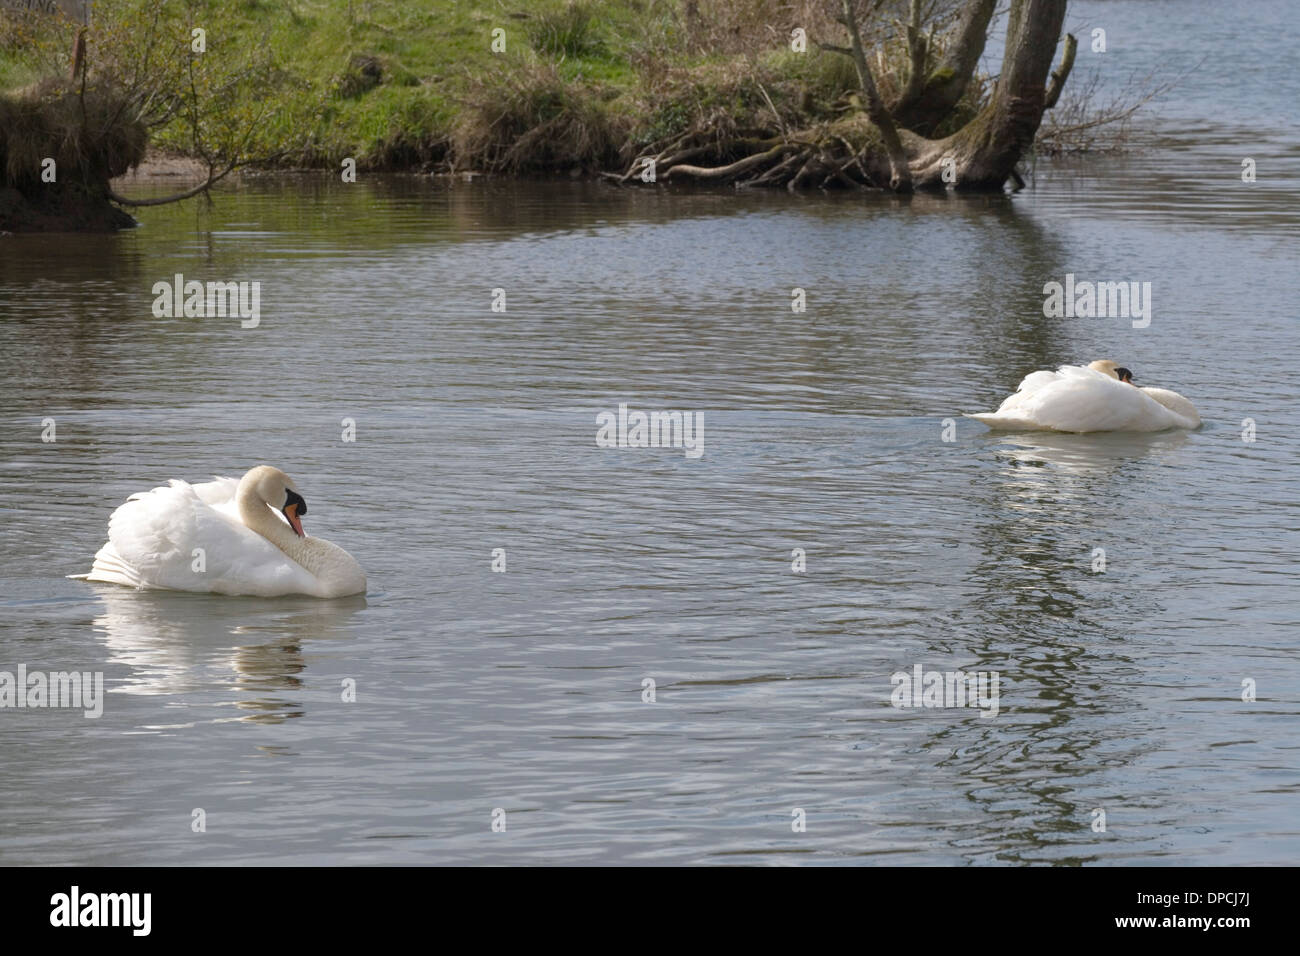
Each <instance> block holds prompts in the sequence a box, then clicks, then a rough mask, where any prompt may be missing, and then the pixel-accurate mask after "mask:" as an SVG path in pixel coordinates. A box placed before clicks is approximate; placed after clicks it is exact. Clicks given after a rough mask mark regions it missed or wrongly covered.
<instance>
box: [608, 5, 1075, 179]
mask: <svg viewBox="0 0 1300 956" xmlns="http://www.w3.org/2000/svg"><path fill="white" fill-rule="evenodd" d="M841 3H842V10H843V22H844V24H845V26H846V28H847V31H848V34H849V39H850V43H851V45H850V46H849V47H837V46H832V45H830V44H820V46H821V47H822V49H824V50H830V51H833V52H836V53H841V54H844V55H846V56H849V57H851V58H852V60H853V63H854V66H855V68H856V71H857V74H858V78H859V81H860V84H861V86H862V92H863V96H864V99H865V102H863V103H861V104H860V109H859V111H857V112H855V113H852V114H850V115H848V116H846V117H845V118H843V119H840V120H836V121H835V122H833V123H830V124H828V125H825V126H821V127H817V128H813V129H806V130H800V131H797V132H789V131H787V130H785V129H783V128H777V129H770V130H757V131H753V130H750V131H746V135H744V136H736V137H733V138H731V139H724V140H721V141H719V140H717V139H712V140H710V139H709V138H708V137H707V136H705V135H703V134H700V133H692V134H687V135H686V136H682V137H680V138H678V139H677V140H676V141H674V142H672V143H661V144H656V145H655V146H653V147H652V148H651V150H647V151H643V152H642V153H641V155H639V156H637V157H636V158H635V159H633V160H632V161H631V162H630V163H629V165H628V166H627V168H626V169H625V170H624V171H623V172H621V173H610V174H606V175H607V177H608V178H610V179H613V180H615V181H617V182H620V183H626V182H629V181H632V180H634V179H636V180H639V181H641V182H656V181H669V180H675V179H691V180H696V181H702V182H713V183H733V184H734V185H736V186H738V187H759V186H762V187H778V186H784V187H786V188H787V189H790V190H796V189H805V188H817V189H831V188H847V189H860V188H864V187H870V188H884V189H891V190H893V191H895V192H911V191H912V190H913V189H926V190H946V189H948V188H953V189H958V190H980V191H996V190H1001V189H1003V188H1004V187H1005V184H1006V183H1007V181H1008V180H1011V181H1012V182H1013V183H1015V184H1016V185H1018V186H1023V180H1021V179H1020V177H1019V175H1018V174H1017V172H1016V164H1017V163H1018V162H1019V161H1020V159H1021V157H1022V156H1023V155H1024V153H1025V152H1026V151H1027V150H1028V149H1029V148H1030V147H1031V146H1032V144H1033V141H1034V135H1035V134H1036V132H1037V130H1038V127H1039V124H1040V123H1041V121H1042V116H1043V113H1044V112H1045V111H1046V110H1048V109H1050V108H1051V107H1052V106H1054V105H1055V104H1056V102H1057V100H1058V98H1059V96H1060V93H1061V89H1062V87H1064V85H1065V81H1066V79H1067V77H1068V76H1069V74H1070V70H1071V67H1072V66H1073V65H1074V58H1075V51H1076V48H1077V43H1076V41H1075V38H1074V37H1073V36H1070V35H1069V34H1067V35H1066V36H1065V38H1064V39H1065V47H1064V50H1063V55H1062V58H1061V64H1060V66H1059V67H1058V68H1057V69H1056V70H1055V71H1053V72H1052V73H1051V76H1050V84H1049V76H1048V71H1049V70H1051V66H1052V60H1053V57H1054V52H1055V47H1056V46H1057V39H1058V38H1059V37H1060V29H1061V24H1062V21H1063V20H1064V16H1065V2H1064V0H1015V2H1013V5H1012V13H1011V18H1010V26H1009V32H1008V37H1007V49H1006V53H1005V54H1004V59H1003V71H1002V76H1001V80H1000V81H999V83H998V85H997V88H996V90H995V92H994V94H993V96H992V98H991V99H990V100H989V101H988V102H987V103H986V104H985V105H984V107H983V108H982V109H981V110H980V112H979V113H978V114H977V115H976V116H975V117H974V118H973V119H971V120H970V122H968V123H967V124H966V125H965V126H963V127H962V128H961V129H959V130H957V132H955V133H953V134H952V135H950V136H946V137H943V138H940V139H929V138H927V136H926V135H922V134H921V133H919V132H914V131H913V129H914V128H917V129H922V130H925V131H927V132H928V131H930V130H933V129H934V128H935V127H936V126H937V125H938V119H937V118H941V115H940V114H941V112H942V111H946V110H948V109H950V108H951V107H952V106H953V105H955V103H956V98H955V97H954V95H953V91H954V90H957V91H958V93H960V90H961V89H964V88H965V86H966V83H967V81H968V80H969V75H970V72H971V71H973V70H974V69H975V65H976V60H977V59H978V56H979V53H980V51H982V49H983V42H982V40H983V31H984V29H985V27H986V26H987V24H988V21H989V17H990V16H991V14H992V3H990V2H989V0H967V5H966V7H965V9H964V11H963V14H962V16H961V18H960V19H959V21H958V25H957V28H956V30H957V38H958V43H957V46H956V47H955V48H950V50H951V52H950V53H949V54H948V55H947V56H946V57H945V58H944V60H943V61H942V64H943V65H942V69H941V70H940V71H938V73H932V74H931V75H930V77H929V78H928V79H924V78H923V77H922V72H923V70H924V68H925V64H926V51H927V50H928V49H929V48H930V44H931V42H932V41H931V40H928V39H925V38H922V37H921V35H920V19H919V17H920V13H919V11H920V5H919V4H913V5H912V7H911V14H912V15H911V19H910V23H909V24H907V27H908V31H909V33H908V42H909V48H910V52H911V69H912V71H913V72H912V76H911V78H909V83H908V86H907V89H906V90H905V91H904V95H903V96H902V98H901V99H900V100H899V102H897V103H896V104H894V108H896V109H898V110H899V111H900V112H902V113H904V114H905V118H906V119H907V122H900V121H899V117H896V116H895V115H893V113H892V112H891V108H890V107H887V106H886V104H885V103H884V102H883V101H882V99H881V95H880V92H879V89H878V88H877V86H876V83H875V80H874V78H873V75H872V70H871V66H870V61H869V59H868V57H867V56H866V51H865V48H864V46H863V43H862V38H861V35H860V32H859V30H858V27H857V24H856V21H855V19H854V12H853V11H854V7H853V2H852V0H841ZM955 68H960V69H961V70H964V71H965V75H955V73H954V70H955ZM936 76H937V77H938V79H936ZM769 103H770V99H769ZM773 113H774V114H776V110H775V108H773ZM776 118H777V121H778V126H779V125H780V117H779V115H777V117H776ZM701 158H709V159H711V160H713V162H714V163H715V165H696V164H693V163H690V164H688V163H687V162H686V161H687V160H694V161H698V160H700V159H701ZM650 169H653V171H654V175H653V176H651V175H649V174H648V170H650ZM638 174H640V175H638Z"/></svg>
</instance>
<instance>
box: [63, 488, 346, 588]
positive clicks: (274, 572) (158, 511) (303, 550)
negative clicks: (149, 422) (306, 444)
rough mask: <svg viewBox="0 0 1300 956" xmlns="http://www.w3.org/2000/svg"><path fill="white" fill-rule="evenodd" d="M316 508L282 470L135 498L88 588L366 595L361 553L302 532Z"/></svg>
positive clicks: (118, 520)
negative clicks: (92, 585) (98, 584)
mask: <svg viewBox="0 0 1300 956" xmlns="http://www.w3.org/2000/svg"><path fill="white" fill-rule="evenodd" d="M306 513H307V502H306V501H304V500H303V497H302V495H300V494H299V493H298V491H297V490H296V489H295V488H294V484H293V481H292V480H291V479H290V478H289V476H288V475H286V474H285V473H284V472H282V471H280V469H278V468H271V467H268V466H266V465H259V466H258V467H256V468H253V469H251V470H250V471H249V472H248V474H246V475H244V477H243V478H241V479H240V480H239V481H236V480H235V479H234V478H221V477H218V478H217V479H216V480H215V481H207V482H203V483H202V484H197V485H191V484H189V483H187V482H184V481H176V480H175V479H173V480H171V481H169V482H168V485H167V487H165V488H162V487H159V488H154V489H153V490H152V491H144V492H140V493H139V494H134V495H132V496H131V497H130V498H128V499H127V500H126V504H124V505H122V506H121V507H120V508H118V509H117V510H116V511H114V512H113V516H112V517H111V518H109V521H108V543H107V544H105V545H104V546H103V547H102V548H100V549H99V553H98V554H96V555H95V564H94V567H92V568H91V570H90V573H89V574H87V575H74V577H81V578H82V579H83V580H86V581H104V582H107V583H109V584H126V585H130V586H131V587H137V588H165V589H169V590H174V591H205V592H211V593H215V594H245V595H253V596H256V597H279V596H281V595H285V594H309V595H311V596H313V597H321V598H336V597H344V596H345V595H349V594H360V593H362V592H364V591H365V589H366V576H365V573H364V572H362V570H361V565H359V564H358V563H357V561H356V559H355V558H353V557H352V555H350V554H348V553H347V552H346V551H344V550H343V549H342V548H340V547H339V546H338V545H336V544H331V543H330V542H328V541H325V540H323V539H321V538H309V537H307V535H306V533H305V532H304V531H303V529H302V520H301V519H302V516H303V515H305V514H306Z"/></svg>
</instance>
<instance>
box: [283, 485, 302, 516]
mask: <svg viewBox="0 0 1300 956" xmlns="http://www.w3.org/2000/svg"><path fill="white" fill-rule="evenodd" d="M290 505H297V506H298V512H297V513H298V515H299V516H300V517H301V516H302V515H305V514H306V513H307V502H305V501H303V498H302V495H300V494H298V492H296V491H294V490H293V489H292V488H287V489H285V499H284V506H285V507H286V508H287V507H289V506H290Z"/></svg>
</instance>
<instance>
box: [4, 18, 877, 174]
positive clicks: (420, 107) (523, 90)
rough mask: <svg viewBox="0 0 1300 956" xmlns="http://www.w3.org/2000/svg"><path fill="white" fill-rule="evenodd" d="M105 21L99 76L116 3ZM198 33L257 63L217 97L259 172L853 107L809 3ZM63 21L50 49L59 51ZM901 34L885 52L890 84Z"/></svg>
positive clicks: (32, 62) (349, 21)
mask: <svg viewBox="0 0 1300 956" xmlns="http://www.w3.org/2000/svg"><path fill="white" fill-rule="evenodd" d="M153 2H154V0H137V2H136V3H135V4H134V6H138V7H144V8H149V7H151V5H152V4H153ZM129 6H132V4H129V3H128V4H125V5H124V7H129ZM100 16H101V19H100V20H99V21H97V25H96V26H95V27H92V33H91V37H90V47H89V54H88V62H89V63H90V65H91V67H92V70H93V69H94V67H95V65H96V64H97V63H98V62H99V60H98V58H99V57H102V56H103V55H104V54H102V53H101V51H102V50H103V49H104V48H105V47H106V46H108V45H109V43H110V42H112V41H111V40H110V39H109V38H111V37H113V36H115V33H114V31H115V30H118V28H119V26H121V27H122V29H125V25H126V19H125V18H126V16H127V14H126V13H125V12H120V11H105V12H104V13H102V14H101V15H100ZM110 16H120V17H122V18H123V24H122V25H117V24H113V23H110V22H108V20H107V18H108V17H110ZM136 16H137V17H138V16H139V13H138V12H137V14H136ZM196 23H197V22H196ZM183 26H184V24H180V23H179V21H178V22H177V23H176V24H173V27H175V29H172V30H171V32H177V30H179V29H180V28H182V27H183ZM198 28H200V29H203V30H204V37H203V45H204V52H203V53H202V56H204V57H209V58H211V57H224V58H228V61H229V62H231V63H233V62H234V61H235V60H236V59H238V60H240V61H241V64H242V63H243V62H244V61H246V64H247V69H246V71H245V75H246V76H249V77H251V76H256V79H257V81H256V82H241V83H235V84H230V85H229V87H228V88H223V89H222V91H221V95H220V97H212V96H209V103H210V105H211V107H212V108H213V109H219V110H220V115H221V116H223V117H230V118H231V120H232V121H233V122H236V123H242V124H243V126H244V127H245V128H244V129H242V130H241V134H242V133H246V136H244V137H243V139H244V147H245V151H246V154H247V156H249V157H251V158H253V159H254V160H255V161H256V163H257V165H261V166H264V167H275V166H281V167H286V166H287V167H299V168H300V167H326V168H328V167H333V168H338V167H339V166H340V165H341V164H342V163H343V162H344V161H345V160H349V159H350V160H353V161H355V163H356V166H357V168H358V169H361V170H390V171H410V170H423V171H433V170H435V169H437V170H444V171H461V170H470V169H472V170H476V171H483V172H558V173H563V174H569V173H571V172H573V171H574V170H578V171H581V172H588V173H589V172H594V171H598V170H608V169H612V168H619V167H621V166H623V165H625V164H626V163H627V162H628V161H630V160H631V159H632V158H633V156H635V155H636V154H637V152H638V151H639V150H640V149H642V148H643V147H647V146H649V145H651V144H655V143H659V142H672V141H673V140H674V139H675V138H680V137H682V136H685V135H687V134H689V133H697V134H701V135H703V136H705V137H708V138H711V139H712V140H713V141H714V142H715V143H718V144H720V146H721V145H722V144H726V143H729V142H731V141H732V140H734V138H735V137H736V136H737V135H738V134H744V133H746V132H752V133H753V134H754V135H756V136H770V135H773V134H774V133H780V132H781V131H782V130H798V129H804V128H808V127H811V126H816V125H818V124H825V123H830V122H833V121H835V120H837V119H840V118H842V117H843V116H844V115H845V114H846V113H850V112H856V111H857V110H858V109H859V104H857V103H856V100H855V98H856V95H857V94H856V91H857V90H858V89H859V86H858V81H857V77H856V74H855V72H854V69H853V65H852V63H851V61H850V60H849V59H848V58H847V57H845V56H841V55H839V54H836V53H830V52H825V51H822V50H820V49H819V48H818V47H817V46H816V44H815V42H814V39H813V38H819V37H820V38H827V37H830V38H837V37H838V33H837V29H838V28H837V27H836V25H835V24H834V23H832V22H830V21H829V20H827V19H826V17H825V14H824V13H823V12H821V11H820V7H819V6H818V5H815V4H806V5H801V4H778V3H774V2H769V0H735V2H731V3H728V2H723V0H680V2H678V0H576V2H573V0H544V2H540V3H529V4H518V5H517V6H512V5H504V6H503V5H499V4H494V3H456V4H447V3H445V2H440V0H409V2H405V3H401V4H397V3H378V2H376V3H350V4H346V5H342V4H335V3H325V2H311V0H308V2H300V3H295V4H290V5H271V4H248V3H242V2H235V0H218V2H213V3H211V4H209V5H208V8H207V14H206V16H205V18H204V23H203V24H202V25H199V26H198ZM71 29H72V28H71V27H70V26H69V27H67V28H66V30H65V31H64V33H65V34H67V35H66V36H65V35H62V34H59V33H58V32H57V31H56V32H55V33H54V34H53V35H52V36H51V37H50V38H48V39H47V40H46V41H44V43H45V46H47V47H50V48H51V49H54V50H56V51H57V50H58V49H61V47H62V46H67V47H69V49H70V47H71ZM96 29H98V30H99V31H100V34H103V36H101V35H100V34H97V33H95V32H94V31H95V30H96ZM796 30H802V31H804V32H803V34H801V35H800V36H799V37H798V38H795V37H794V33H795V31H796ZM839 32H840V33H842V29H841V30H839ZM60 38H62V42H61V39H60ZM877 39H881V40H883V36H882V37H879V38H877ZM123 42H133V41H126V40H124V41H123ZM895 46H897V44H893V45H891V44H889V43H884V44H883V47H882V49H883V51H884V52H883V55H882V58H881V61H880V62H881V64H882V66H885V67H886V69H884V70H883V71H882V76H881V83H882V85H883V86H884V87H886V89H885V92H886V93H888V92H889V90H888V86H889V84H890V83H891V82H892V80H891V70H890V68H889V67H890V62H889V60H890V57H891V56H893V55H894V53H901V52H902V51H901V49H898V50H895V49H894V47H895ZM52 62H53V65H54V67H57V68H59V69H61V70H65V69H66V67H65V66H64V64H63V63H62V62H61V61H59V57H58V56H57V55H56V56H53V57H51V55H50V51H49V50H44V51H43V53H42V55H41V56H36V55H34V54H31V53H30V51H26V50H24V49H23V48H22V47H21V46H19V45H17V44H15V43H0V88H5V89H15V88H17V87H20V86H23V85H25V84H27V83H30V82H32V81H34V80H35V79H38V78H40V77H42V76H48V75H50V72H51V69H52V67H51V63H52ZM209 62H211V61H209ZM151 143H152V145H153V146H154V147H156V148H158V149H160V150H166V151H172V152H175V153H179V154H193V153H194V148H193V146H194V144H193V140H192V132H191V131H190V130H189V129H187V128H186V127H185V125H184V124H182V123H174V122H173V123H165V124H160V125H159V126H158V127H156V128H155V129H154V130H153V133H152V138H151ZM721 152H722V153H723V154H724V158H725V152H726V150H725V149H722V150H721Z"/></svg>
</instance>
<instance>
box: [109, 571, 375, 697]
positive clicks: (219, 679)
mask: <svg viewBox="0 0 1300 956" xmlns="http://www.w3.org/2000/svg"><path fill="white" fill-rule="evenodd" d="M96 591H97V593H98V596H99V597H100V599H101V600H102V601H103V602H104V605H105V608H104V613H103V614H101V615H100V616H99V617H97V618H96V619H95V621H94V628H95V631H96V634H97V636H99V637H100V638H102V640H103V641H104V643H105V644H106V645H107V647H108V650H109V659H110V661H112V662H114V663H119V664H124V665H126V666H127V667H128V668H129V669H130V675H129V676H128V677H127V678H126V680H125V681H124V682H123V683H122V684H121V685H119V686H117V687H114V688H112V691H113V692H116V693H129V694H157V695H177V696H190V697H192V696H197V695H203V694H206V693H210V692H212V691H214V690H219V689H224V690H226V691H228V692H229V693H230V694H231V697H230V699H229V700H227V701H226V702H225V704H226V705H233V706H235V707H236V708H238V709H239V710H241V711H246V712H247V713H246V714H244V716H243V718H242V719H247V720H257V721H264V722H265V721H269V722H273V723H278V722H280V721H282V720H285V719H287V718H290V717H300V716H302V715H303V713H304V712H305V710H304V706H303V704H302V702H301V700H300V699H294V698H295V697H296V695H297V694H298V692H300V691H301V690H302V688H303V685H304V681H303V678H302V677H301V676H300V675H301V674H302V673H303V671H305V670H306V666H307V664H306V660H305V659H304V657H303V653H302V647H303V644H304V643H305V642H306V641H308V640H316V641H319V640H326V639H329V638H331V637H334V636H337V635H338V633H339V632H340V631H341V630H342V629H343V628H344V626H345V624H346V621H347V619H348V618H349V617H351V615H352V614H353V613H355V612H356V611H357V610H359V609H360V608H363V607H365V604H366V602H365V598H364V597H358V598H355V599H349V600H343V601H319V600H315V599H312V598H300V599H299V598H283V599H277V600H273V601H266V600H259V599H253V598H229V597H221V596H218V595H201V594H177V593H173V592H163V591H132V590H129V589H126V588H116V587H112V586H111V585H110V586H98V587H96ZM219 706H220V704H219Z"/></svg>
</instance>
